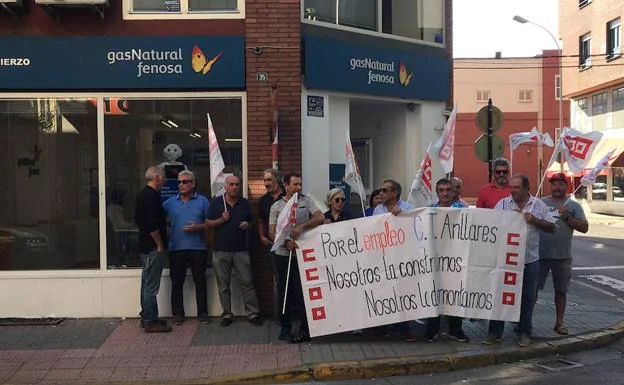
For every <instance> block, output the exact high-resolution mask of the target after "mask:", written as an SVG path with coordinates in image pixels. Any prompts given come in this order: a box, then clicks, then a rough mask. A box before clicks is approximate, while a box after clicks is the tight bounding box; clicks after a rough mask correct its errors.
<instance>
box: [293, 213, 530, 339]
mask: <svg viewBox="0 0 624 385" xmlns="http://www.w3.org/2000/svg"><path fill="white" fill-rule="evenodd" d="M526 233H527V225H526V223H525V221H524V219H523V217H522V215H521V214H519V213H516V212H509V211H495V210H486V209H472V208H471V209H446V208H420V209H414V210H410V211H406V212H402V213H401V214H400V215H398V216H393V215H391V214H385V215H378V216H373V217H367V218H360V219H355V220H350V221H344V222H337V223H333V224H328V225H322V226H319V227H317V228H315V229H313V230H311V231H309V232H306V233H304V234H303V235H302V236H300V237H299V238H298V240H297V244H298V246H299V248H298V249H297V258H298V262H299V272H300V276H301V282H302V285H303V293H304V299H305V304H306V311H307V317H308V323H309V325H310V335H311V336H313V337H314V336H321V335H326V334H332V333H339V332H345V331H349V330H357V329H364V328H368V327H373V326H379V325H386V324H392V323H397V322H402V321H408V320H414V319H423V318H429V317H435V316H437V315H439V314H446V315H452V316H458V317H466V318H468V317H469V318H481V319H494V320H503V321H518V319H519V316H520V300H521V295H522V276H523V270H524V251H525V242H526Z"/></svg>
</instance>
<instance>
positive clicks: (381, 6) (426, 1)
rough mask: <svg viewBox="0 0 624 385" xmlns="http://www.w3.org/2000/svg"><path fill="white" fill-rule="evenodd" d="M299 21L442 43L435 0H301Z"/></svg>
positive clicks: (439, 11) (441, 15) (440, 17)
mask: <svg viewBox="0 0 624 385" xmlns="http://www.w3.org/2000/svg"><path fill="white" fill-rule="evenodd" d="M303 20H304V22H307V23H319V22H320V23H327V24H333V25H334V26H335V27H336V28H344V29H356V30H364V31H369V32H374V33H380V34H388V35H393V36H400V37H403V38H408V39H417V40H424V41H428V42H431V43H439V44H442V43H443V42H444V38H443V34H444V2H443V1H439V0H342V1H341V0H304V6H303ZM362 32H363V31H362Z"/></svg>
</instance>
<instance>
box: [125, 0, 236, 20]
mask: <svg viewBox="0 0 624 385" xmlns="http://www.w3.org/2000/svg"><path fill="white" fill-rule="evenodd" d="M123 1H124V8H125V9H126V14H125V15H124V18H126V19H161V18H163V19H165V18H167V19H168V18H186V19H208V18H217V19H234V18H244V17H245V15H244V7H245V0H123Z"/></svg>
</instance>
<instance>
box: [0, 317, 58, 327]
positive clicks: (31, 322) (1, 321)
mask: <svg viewBox="0 0 624 385" xmlns="http://www.w3.org/2000/svg"><path fill="white" fill-rule="evenodd" d="M64 319H65V318H0V326H35V325H45V326H55V325H58V324H60V323H61V322H63V320H64Z"/></svg>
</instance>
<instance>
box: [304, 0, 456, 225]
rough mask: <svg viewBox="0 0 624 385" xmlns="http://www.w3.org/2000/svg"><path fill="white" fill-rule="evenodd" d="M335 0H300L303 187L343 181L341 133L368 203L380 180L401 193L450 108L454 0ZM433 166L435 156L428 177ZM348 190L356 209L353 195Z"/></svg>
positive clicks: (357, 211)
mask: <svg viewBox="0 0 624 385" xmlns="http://www.w3.org/2000/svg"><path fill="white" fill-rule="evenodd" d="M328 3H331V4H328ZM335 3H336V2H331V1H329V2H322V1H314V0H306V1H304V9H303V11H302V41H303V51H304V52H303V55H304V69H303V90H302V98H301V103H302V111H301V119H302V120H301V132H302V145H303V149H302V156H303V161H302V162H303V174H304V182H305V186H304V187H305V189H306V190H307V191H308V192H309V193H310V194H311V195H313V196H314V197H315V198H317V200H318V201H321V202H322V200H323V198H324V196H325V193H326V191H327V190H328V189H329V188H331V187H335V186H339V187H341V188H344V189H347V190H349V187H348V186H347V185H345V183H344V182H343V181H342V177H343V176H344V162H345V142H346V138H347V137H348V135H349V136H350V138H351V142H352V146H353V151H354V153H355V156H356V159H357V161H358V167H359V169H360V172H361V174H362V179H363V183H364V188H365V189H366V194H367V197H366V198H365V199H364V202H365V203H366V206H367V205H368V196H370V194H371V192H373V191H374V190H375V189H377V188H379V187H380V186H381V185H382V182H383V181H384V180H385V179H395V180H396V181H398V182H399V183H401V185H402V187H403V194H402V199H404V200H406V199H407V195H408V192H409V188H410V185H411V183H412V181H413V179H414V176H415V175H416V172H417V171H418V167H419V165H420V162H421V160H422V158H423V155H424V153H425V151H427V148H428V145H429V143H431V142H434V141H435V140H437V139H438V138H439V137H440V135H441V134H442V129H443V127H444V124H445V122H446V118H447V116H448V113H449V112H450V111H449V110H450V109H451V108H452V107H451V106H452V103H451V102H450V100H451V99H452V96H451V84H452V83H451V82H452V80H451V79H452V76H451V65H450V57H451V55H450V52H451V47H452V33H451V25H452V20H451V19H452V7H451V3H452V2H451V1H433V0H431V1H429V0H418V1H364V2H359V3H357V4H355V3H353V4H350V3H346V4H343V3H342V2H340V3H339V4H338V5H339V6H338V7H336V4H335ZM332 4H333V5H334V6H333V7H332ZM434 163H435V162H434ZM323 164H327V165H328V166H327V167H319V165H323ZM441 175H442V173H441V171H440V169H439V168H438V167H437V164H434V167H433V176H434V180H435V179H437V177H440V176H441ZM348 195H349V194H348ZM350 198H351V202H350V203H351V204H350V207H351V211H352V213H353V214H354V215H356V216H358V215H360V216H361V215H362V209H361V203H360V200H359V198H358V197H357V195H354V194H351V197H350Z"/></svg>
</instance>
